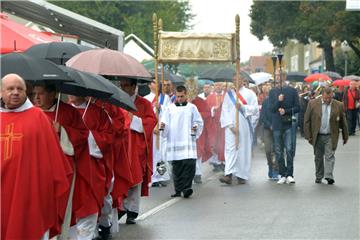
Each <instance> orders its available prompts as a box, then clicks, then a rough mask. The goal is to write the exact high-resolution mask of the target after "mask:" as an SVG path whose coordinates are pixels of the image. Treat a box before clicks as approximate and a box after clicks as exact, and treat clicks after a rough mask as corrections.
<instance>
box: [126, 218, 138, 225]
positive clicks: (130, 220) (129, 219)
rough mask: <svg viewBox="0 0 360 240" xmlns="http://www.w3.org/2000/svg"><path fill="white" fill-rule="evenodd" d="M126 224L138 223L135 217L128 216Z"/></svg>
mask: <svg viewBox="0 0 360 240" xmlns="http://www.w3.org/2000/svg"><path fill="white" fill-rule="evenodd" d="M126 224H136V221H135V218H131V217H128V218H127V219H126Z"/></svg>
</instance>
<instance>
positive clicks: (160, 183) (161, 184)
mask: <svg viewBox="0 0 360 240" xmlns="http://www.w3.org/2000/svg"><path fill="white" fill-rule="evenodd" d="M159 186H160V187H166V186H167V183H166V182H165V181H160V182H159Z"/></svg>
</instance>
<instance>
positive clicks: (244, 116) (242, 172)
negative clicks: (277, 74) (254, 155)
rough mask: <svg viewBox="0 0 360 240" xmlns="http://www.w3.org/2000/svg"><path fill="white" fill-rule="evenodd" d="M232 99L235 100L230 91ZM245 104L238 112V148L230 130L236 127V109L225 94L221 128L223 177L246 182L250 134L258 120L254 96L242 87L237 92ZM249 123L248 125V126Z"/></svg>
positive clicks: (248, 169)
mask: <svg viewBox="0 0 360 240" xmlns="http://www.w3.org/2000/svg"><path fill="white" fill-rule="evenodd" d="M231 92H232V95H233V97H234V99H236V98H237V95H236V94H235V91H234V90H231ZM239 92H240V94H241V96H242V97H243V98H244V99H245V101H246V102H247V104H246V105H243V107H242V109H241V110H240V111H241V112H239V145H238V146H239V147H238V149H236V144H235V134H234V133H233V132H232V131H231V130H230V128H231V127H235V126H236V113H237V111H236V107H235V105H234V103H233V101H232V100H231V98H230V96H229V93H226V95H225V98H224V102H223V105H222V111H221V117H220V122H221V127H222V128H225V175H229V174H233V175H235V176H236V177H239V178H243V179H246V180H248V179H249V177H250V168H251V149H252V132H254V129H255V125H254V124H255V123H256V122H257V120H258V118H259V106H258V101H257V97H256V94H255V93H254V92H253V91H251V90H250V89H247V88H245V87H242V88H241V89H240V90H239ZM249 122H250V124H249Z"/></svg>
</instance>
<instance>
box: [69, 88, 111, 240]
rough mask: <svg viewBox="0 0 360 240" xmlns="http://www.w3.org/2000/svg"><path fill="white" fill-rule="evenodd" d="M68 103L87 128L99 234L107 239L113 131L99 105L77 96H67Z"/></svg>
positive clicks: (109, 226)
mask: <svg viewBox="0 0 360 240" xmlns="http://www.w3.org/2000/svg"><path fill="white" fill-rule="evenodd" d="M68 99H69V103H71V105H72V106H73V107H75V108H76V109H77V110H78V111H79V112H80V114H81V116H82V119H83V121H84V123H85V126H86V127H87V128H88V129H89V131H90V133H89V137H88V143H89V150H90V157H91V159H92V160H94V162H95V163H96V165H97V167H96V168H95V171H96V174H95V175H96V176H99V178H98V179H94V185H95V191H97V193H96V197H97V201H98V202H99V203H101V204H102V203H104V206H103V208H102V209H101V214H99V228H100V231H99V236H100V237H101V238H102V239H109V238H110V235H111V233H110V228H111V222H112V198H111V194H110V192H111V190H112V186H113V140H114V135H113V134H114V132H113V127H112V125H111V122H110V118H109V117H108V115H107V114H106V112H105V111H104V110H103V109H101V108H100V107H98V106H96V105H95V104H94V103H91V102H89V101H91V100H90V99H89V100H87V99H86V98H85V97H80V96H72V95H69V96H68Z"/></svg>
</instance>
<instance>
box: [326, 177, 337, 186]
mask: <svg viewBox="0 0 360 240" xmlns="http://www.w3.org/2000/svg"><path fill="white" fill-rule="evenodd" d="M325 180H326V181H327V182H328V184H329V185H332V184H334V183H335V180H334V179H332V178H325Z"/></svg>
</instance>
